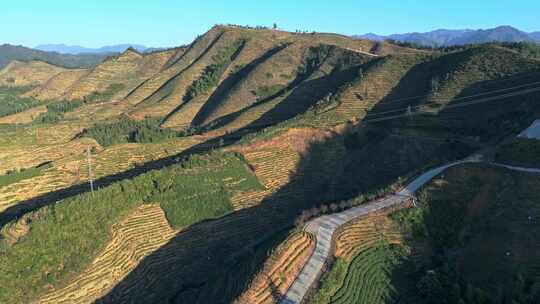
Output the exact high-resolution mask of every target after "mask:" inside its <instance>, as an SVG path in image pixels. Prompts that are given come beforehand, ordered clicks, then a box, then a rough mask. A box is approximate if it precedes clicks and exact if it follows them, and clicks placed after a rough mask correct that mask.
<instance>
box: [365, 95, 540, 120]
mask: <svg viewBox="0 0 540 304" xmlns="http://www.w3.org/2000/svg"><path fill="white" fill-rule="evenodd" d="M538 91H540V87H536V88H531V89H526V90H522V91H518V92H512V93H506V94H502V95H498V96H492V97H486V98H481V99H478V100H471V101H466V102H461V103H458V104H451V105H447V106H445V108H444V109H445V110H446V109H453V108H459V107H465V106H470V105H475V104H479V103H484V102H490V101H494V100H499V99H503V98H506V97H512V96H519V95H524V94H528V93H533V92H538ZM416 108H421V106H418V107H416ZM422 114H425V112H413V113H411V114H408V113H406V114H398V115H393V116H388V117H381V118H374V119H367V120H364V122H368V123H369V122H379V121H386V120H392V119H397V118H401V117H406V116H412V115H422Z"/></svg>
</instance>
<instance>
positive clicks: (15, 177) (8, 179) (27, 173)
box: [0, 164, 51, 188]
mask: <svg viewBox="0 0 540 304" xmlns="http://www.w3.org/2000/svg"><path fill="white" fill-rule="evenodd" d="M50 167H51V166H50V164H46V165H41V166H38V167H34V168H30V169H24V168H23V169H20V170H19V171H11V172H8V173H7V174H5V175H1V176H0V188H1V187H5V186H8V185H11V184H14V183H16V182H19V181H22V180H25V179H29V178H32V177H35V176H38V175H40V174H41V173H42V172H43V170H45V169H48V168H50Z"/></svg>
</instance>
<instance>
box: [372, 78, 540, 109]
mask: <svg viewBox="0 0 540 304" xmlns="http://www.w3.org/2000/svg"><path fill="white" fill-rule="evenodd" d="M535 74H538V75H540V72H530V73H525V74H521V75H520V76H519V77H518V76H516V77H512V78H505V79H497V80H489V84H493V83H499V82H506V81H515V80H518V79H521V78H525V77H527V76H531V75H535ZM430 95H431V94H430V93H427V94H422V95H417V96H411V97H403V98H396V99H391V100H387V101H382V102H381V103H379V105H381V106H384V105H386V104H393V103H399V102H404V101H408V100H414V99H419V98H422V97H427V96H430Z"/></svg>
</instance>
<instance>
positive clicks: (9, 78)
mask: <svg viewBox="0 0 540 304" xmlns="http://www.w3.org/2000/svg"><path fill="white" fill-rule="evenodd" d="M65 70H66V69H65V68H62V67H58V66H54V65H52V64H48V63H45V62H43V61H29V62H21V61H12V62H10V63H9V64H8V65H7V66H6V67H4V68H3V69H2V70H0V85H8V86H29V85H39V84H43V83H45V82H47V81H48V80H49V79H51V78H52V77H54V76H56V75H58V74H59V73H61V72H63V71H65Z"/></svg>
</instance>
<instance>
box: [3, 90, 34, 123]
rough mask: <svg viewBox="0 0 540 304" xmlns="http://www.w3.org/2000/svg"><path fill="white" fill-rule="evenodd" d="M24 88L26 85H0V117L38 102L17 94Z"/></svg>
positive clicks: (30, 106)
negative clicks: (14, 86)
mask: <svg viewBox="0 0 540 304" xmlns="http://www.w3.org/2000/svg"><path fill="white" fill-rule="evenodd" d="M26 89H27V88H26V87H19V88H9V87H0V117H2V116H8V115H12V114H17V113H20V112H23V111H26V110H28V109H30V108H33V107H36V106H38V105H39V104H40V103H39V101H37V100H35V99H33V98H30V97H21V96H19V94H21V93H22V92H24V91H26Z"/></svg>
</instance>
